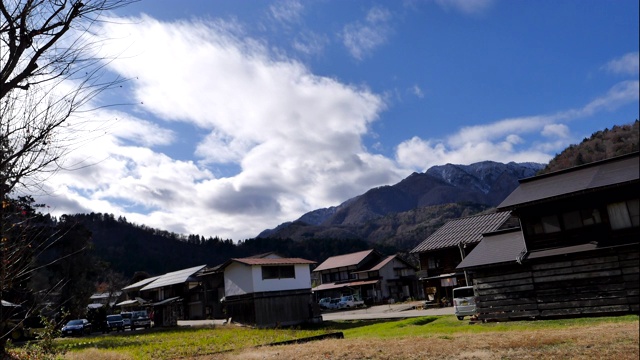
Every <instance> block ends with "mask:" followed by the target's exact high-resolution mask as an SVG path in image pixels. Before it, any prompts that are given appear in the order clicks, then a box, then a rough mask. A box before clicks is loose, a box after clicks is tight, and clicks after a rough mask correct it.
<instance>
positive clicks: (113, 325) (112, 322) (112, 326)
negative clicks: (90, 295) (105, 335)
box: [104, 315, 124, 332]
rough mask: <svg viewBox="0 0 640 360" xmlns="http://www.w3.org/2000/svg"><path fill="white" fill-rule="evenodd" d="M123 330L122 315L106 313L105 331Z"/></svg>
mask: <svg viewBox="0 0 640 360" xmlns="http://www.w3.org/2000/svg"><path fill="white" fill-rule="evenodd" d="M114 330H115V331H124V319H123V318H122V315H107V320H106V321H105V327H104V331H105V332H111V331H114Z"/></svg>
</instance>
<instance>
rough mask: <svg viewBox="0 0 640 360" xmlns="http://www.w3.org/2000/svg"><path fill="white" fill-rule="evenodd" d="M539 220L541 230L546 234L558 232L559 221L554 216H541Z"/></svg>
mask: <svg viewBox="0 0 640 360" xmlns="http://www.w3.org/2000/svg"><path fill="white" fill-rule="evenodd" d="M540 220H542V229H543V230H544V232H545V233H546V234H550V233H554V232H558V231H560V221H558V217H557V216H556V215H551V216H543V217H542V218H541V219H540Z"/></svg>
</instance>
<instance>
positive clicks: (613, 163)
mask: <svg viewBox="0 0 640 360" xmlns="http://www.w3.org/2000/svg"><path fill="white" fill-rule="evenodd" d="M639 172H640V167H639V161H638V153H637V152H636V153H633V154H629V155H624V156H619V157H616V158H612V159H607V160H603V161H598V162H594V163H591V164H586V165H582V166H579V167H574V168H570V169H565V170H561V171H557V172H554V173H549V174H545V175H540V176H534V177H531V178H527V179H522V180H520V185H519V186H518V187H517V188H516V189H515V190H514V191H513V192H512V193H511V194H510V195H509V196H507V198H506V199H504V201H503V202H502V203H501V204H500V205H498V209H500V210H511V209H513V208H515V207H517V206H521V205H523V204H531V203H536V202H541V201H544V200H547V199H552V198H558V197H564V196H569V195H572V194H576V193H581V192H587V191H593V190H596V189H600V188H606V187H609V186H616V185H619V184H623V183H628V182H631V181H636V182H637V181H638V173H639Z"/></svg>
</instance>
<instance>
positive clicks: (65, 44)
mask: <svg viewBox="0 0 640 360" xmlns="http://www.w3.org/2000/svg"><path fill="white" fill-rule="evenodd" d="M134 1H137V0H84V1H80V0H0V200H1V201H2V205H3V206H2V207H0V240H1V243H0V252H1V254H0V260H2V263H1V264H0V285H1V286H0V299H3V300H4V299H5V296H8V295H9V293H10V292H12V291H17V290H19V289H21V287H22V286H24V284H26V280H27V278H28V276H29V274H30V273H32V269H30V268H29V266H31V264H32V263H33V262H32V257H33V256H36V255H37V252H38V251H42V250H43V249H42V248H39V249H37V248H36V249H34V248H33V237H31V238H28V237H27V236H34V234H36V233H38V228H37V227H33V224H32V223H31V222H29V221H27V220H26V219H28V218H29V216H22V217H21V216H18V215H24V214H21V212H20V210H19V209H16V202H15V200H14V199H11V198H10V196H11V194H12V193H13V192H14V191H15V190H16V188H17V187H21V188H22V189H29V187H30V186H36V187H37V186H39V184H40V182H41V181H42V179H43V178H44V177H46V176H48V175H49V174H51V173H52V172H55V171H56V170H58V169H59V168H60V166H61V165H62V160H63V157H64V156H65V155H66V154H67V153H68V152H69V151H70V150H71V149H72V148H73V147H74V146H78V145H79V144H81V143H82V141H83V135H84V132H85V131H86V129H87V124H86V123H83V122H82V121H81V120H80V121H79V118H81V117H82V116H83V114H86V113H87V112H88V111H91V109H90V108H88V105H89V103H90V101H91V100H92V99H94V98H95V97H96V95H98V94H100V93H101V92H103V91H105V90H107V89H109V88H112V87H115V86H117V85H119V84H120V82H122V81H123V80H122V79H120V78H117V77H116V78H114V77H108V76H106V74H107V73H106V72H105V71H104V66H105V60H108V59H105V58H104V57H101V56H100V55H99V49H100V45H101V40H96V39H100V37H99V34H96V33H95V29H96V28H97V27H96V26H95V25H96V23H97V22H98V21H101V19H103V16H104V15H105V12H107V11H110V10H114V9H117V8H120V7H122V6H124V5H127V4H129V3H131V2H134ZM87 122H88V120H87ZM95 126H99V124H98V125H95ZM16 211H17V212H16ZM47 236H52V237H53V238H49V239H48V240H49V241H44V242H42V241H41V242H39V243H38V244H43V243H45V244H46V243H51V241H52V240H54V239H55V237H57V236H59V234H58V235H56V234H53V235H52V234H48V235H47ZM7 314H8V311H5V306H0V330H1V329H2V328H6V325H7ZM5 330H6V329H5ZM6 334H7V332H6V331H0V357H1V355H2V354H4V343H5V341H6Z"/></svg>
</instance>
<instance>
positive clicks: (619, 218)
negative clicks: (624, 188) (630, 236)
mask: <svg viewBox="0 0 640 360" xmlns="http://www.w3.org/2000/svg"><path fill="white" fill-rule="evenodd" d="M638 207H639V201H638V199H633V200H629V201H623V202H618V203H613V204H609V205H607V214H608V215H609V221H610V223H611V229H612V230H619V229H626V228H630V227H637V226H640V219H639V214H638V213H639V210H638Z"/></svg>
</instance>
